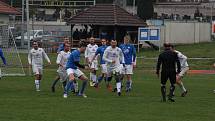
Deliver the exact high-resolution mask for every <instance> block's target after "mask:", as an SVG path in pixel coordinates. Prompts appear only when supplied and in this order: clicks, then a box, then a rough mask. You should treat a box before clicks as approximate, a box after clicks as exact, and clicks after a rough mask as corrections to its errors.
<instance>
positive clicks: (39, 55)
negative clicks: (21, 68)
mask: <svg viewBox="0 0 215 121" xmlns="http://www.w3.org/2000/svg"><path fill="white" fill-rule="evenodd" d="M43 58H45V59H46V60H47V61H48V63H49V64H51V61H50V59H49V57H48V56H47V54H46V53H45V51H44V50H43V49H42V48H39V47H38V43H37V42H36V41H34V42H33V49H31V50H30V52H29V54H28V63H29V65H30V66H32V70H33V72H34V75H35V86H36V91H40V81H41V79H42V74H43V72H42V71H43Z"/></svg>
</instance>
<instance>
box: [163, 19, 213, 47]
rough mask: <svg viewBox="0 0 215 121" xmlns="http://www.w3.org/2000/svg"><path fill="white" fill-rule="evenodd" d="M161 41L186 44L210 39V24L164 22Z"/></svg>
mask: <svg viewBox="0 0 215 121" xmlns="http://www.w3.org/2000/svg"><path fill="white" fill-rule="evenodd" d="M161 31H164V34H163V36H164V37H161V39H163V40H161V41H163V42H170V43H177V44H187V43H199V42H209V41H211V24H210V23H199V22H172V21H171V22H165V26H164V28H162V29H161Z"/></svg>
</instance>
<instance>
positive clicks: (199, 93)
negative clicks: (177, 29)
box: [0, 42, 215, 121]
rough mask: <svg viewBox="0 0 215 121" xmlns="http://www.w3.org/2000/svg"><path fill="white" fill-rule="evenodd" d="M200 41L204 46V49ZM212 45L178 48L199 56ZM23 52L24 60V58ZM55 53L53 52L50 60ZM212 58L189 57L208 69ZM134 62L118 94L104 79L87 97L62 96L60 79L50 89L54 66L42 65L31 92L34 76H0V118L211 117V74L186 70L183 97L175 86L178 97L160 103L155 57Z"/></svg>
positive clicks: (173, 120) (207, 120) (214, 107)
mask: <svg viewBox="0 0 215 121" xmlns="http://www.w3.org/2000/svg"><path fill="white" fill-rule="evenodd" d="M204 46H205V49H206V50H205V49H204V48H203V49H202V47H204ZM214 46H215V43H214V42H213V43H212V44H211V43H209V44H203V45H202V46H199V45H194V46H193V47H192V48H193V49H192V51H188V50H189V48H190V45H188V46H179V47H178V48H179V50H180V51H181V52H183V53H185V55H187V56H188V57H200V56H199V55H198V54H199V53H198V51H199V52H200V50H201V52H202V51H203V52H204V54H202V55H203V56H204V57H207V56H208V57H211V58H212V57H214V50H211V51H213V52H211V51H208V50H207V49H208V47H209V48H210V47H211V49H213V47H214ZM206 52H207V53H206ZM143 53H144V52H143ZM157 55H158V52H154V51H152V50H147V51H146V52H145V53H144V56H146V57H156V56H157ZM212 55H213V56H212ZM22 56H23V61H24V62H23V63H25V61H26V60H25V59H26V58H25V56H24V55H22ZM55 56H56V54H53V55H51V58H52V63H54V62H55V58H56V57H55ZM139 56H141V55H140V54H139ZM203 56H201V57H203ZM213 61H214V60H213ZM213 61H208V60H204V61H203V62H199V61H188V62H189V64H190V65H191V69H212V68H211V65H212V63H213ZM138 63H139V65H138V68H136V69H135V71H134V75H133V90H132V92H130V93H129V94H126V93H125V89H124V88H123V92H122V96H120V97H119V96H117V95H116V93H113V92H110V91H108V90H107V89H106V87H105V84H104V82H102V84H101V87H100V88H99V89H98V90H97V89H95V88H93V87H89V86H88V87H87V89H86V94H87V96H88V98H82V97H77V96H74V95H73V94H70V95H69V97H68V98H67V99H64V98H63V97H62V96H63V95H62V87H61V84H60V83H58V84H57V87H56V92H55V93H52V92H51V83H52V81H53V79H54V77H55V76H56V68H57V67H56V66H52V67H46V68H45V70H44V77H43V80H42V83H41V92H36V91H35V87H34V77H33V76H25V77H4V78H2V79H1V80H0V121H214V119H215V115H214V113H215V94H214V93H213V89H215V74H187V75H186V76H185V77H184V78H183V80H184V85H185V87H186V88H187V90H188V94H187V96H186V97H180V95H181V91H180V89H179V87H178V86H176V91H175V99H176V102H174V103H171V102H166V103H163V102H161V101H160V100H161V96H160V95H161V94H160V80H159V79H158V78H157V77H156V75H155V72H154V71H153V69H154V66H155V65H154V64H155V61H151V60H148V61H144V62H143V63H140V62H138ZM85 72H86V73H88V72H87V71H85ZM112 83H113V84H114V81H112ZM80 85H81V82H80V81H79V86H80ZM167 87H168V88H169V83H168V84H167ZM167 92H168V91H167Z"/></svg>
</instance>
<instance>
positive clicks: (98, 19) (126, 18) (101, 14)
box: [67, 4, 147, 41]
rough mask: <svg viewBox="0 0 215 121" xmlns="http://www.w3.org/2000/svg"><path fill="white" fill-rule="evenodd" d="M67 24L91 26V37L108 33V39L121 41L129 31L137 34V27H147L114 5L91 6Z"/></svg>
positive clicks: (135, 17)
mask: <svg viewBox="0 0 215 121" xmlns="http://www.w3.org/2000/svg"><path fill="white" fill-rule="evenodd" d="M67 24H69V25H71V26H74V25H75V24H79V25H85V26H86V25H87V26H91V28H92V29H93V33H94V34H93V36H96V37H99V35H101V33H103V32H105V33H108V35H109V36H110V38H112V39H117V40H121V41H122V40H123V36H125V35H126V33H128V32H129V31H135V32H136V33H137V31H138V27H143V26H147V24H146V23H145V22H144V21H143V20H142V19H140V18H139V17H138V16H136V15H132V14H130V13H128V12H127V11H126V10H124V9H123V8H121V7H119V6H117V5H115V4H97V5H95V6H92V7H90V8H88V9H86V10H84V11H82V12H80V13H79V14H77V15H75V16H73V17H72V18H70V19H69V20H68V21H67ZM135 37H137V35H135Z"/></svg>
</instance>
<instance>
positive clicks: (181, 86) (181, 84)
mask: <svg viewBox="0 0 215 121" xmlns="http://www.w3.org/2000/svg"><path fill="white" fill-rule="evenodd" d="M179 87H180V88H181V90H182V91H183V92H186V91H187V90H186V89H185V87H184V85H183V82H181V83H180V84H179Z"/></svg>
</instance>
